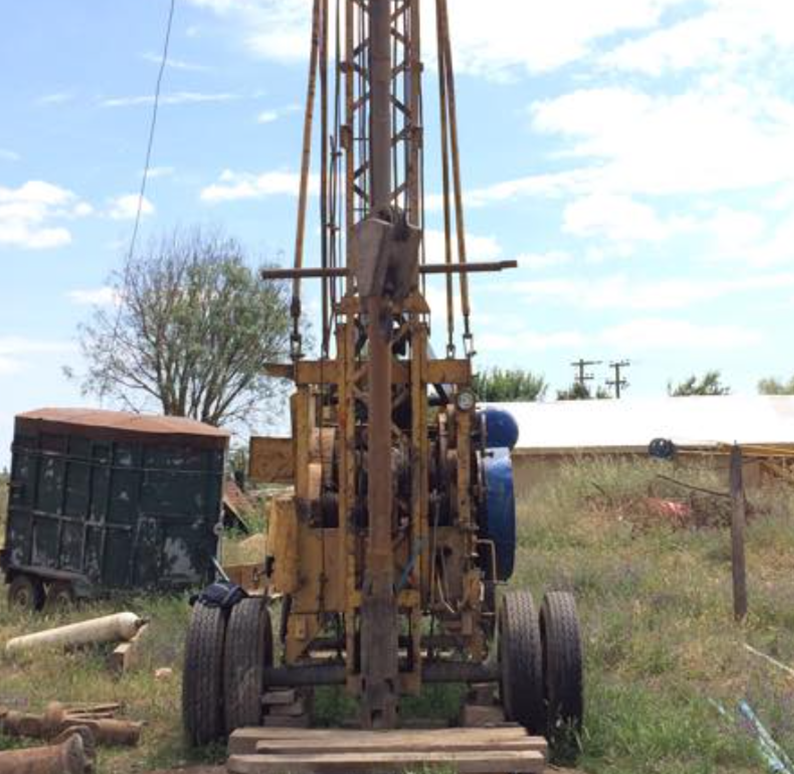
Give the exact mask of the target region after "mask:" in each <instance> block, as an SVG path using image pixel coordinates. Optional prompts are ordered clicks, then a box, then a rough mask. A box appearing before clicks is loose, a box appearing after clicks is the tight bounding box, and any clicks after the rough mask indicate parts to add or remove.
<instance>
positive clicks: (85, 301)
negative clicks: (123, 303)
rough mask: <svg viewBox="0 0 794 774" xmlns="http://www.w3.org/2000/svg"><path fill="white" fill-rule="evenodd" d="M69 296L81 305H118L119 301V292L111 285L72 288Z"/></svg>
mask: <svg viewBox="0 0 794 774" xmlns="http://www.w3.org/2000/svg"><path fill="white" fill-rule="evenodd" d="M67 296H68V298H69V300H70V301H72V302H73V303H75V304H79V305H80V306H116V305H118V302H119V294H118V293H117V292H116V290H115V289H114V288H111V287H103V288H94V289H91V290H70V291H69V292H68V293H67Z"/></svg>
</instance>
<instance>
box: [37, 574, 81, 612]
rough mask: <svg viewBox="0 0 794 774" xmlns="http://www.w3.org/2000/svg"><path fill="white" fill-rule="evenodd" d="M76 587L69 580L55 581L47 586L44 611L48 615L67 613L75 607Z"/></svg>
mask: <svg viewBox="0 0 794 774" xmlns="http://www.w3.org/2000/svg"><path fill="white" fill-rule="evenodd" d="M74 603H75V594H74V587H73V586H72V584H71V583H69V581H54V582H53V583H50V585H49V587H48V588H47V596H46V599H45V600H44V612H45V613H47V615H52V614H57V613H65V612H67V611H68V610H71V608H72V607H74Z"/></svg>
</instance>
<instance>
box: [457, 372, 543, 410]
mask: <svg viewBox="0 0 794 774" xmlns="http://www.w3.org/2000/svg"><path fill="white" fill-rule="evenodd" d="M473 387H474V392H475V393H476V395H477V398H478V399H479V400H481V401H483V402H484V403H518V402H521V401H537V400H542V399H543V398H544V397H545V395H546V391H547V390H548V384H546V379H545V378H544V377H543V376H542V375H540V374H533V373H532V372H531V371H524V370H522V369H520V368H517V369H506V370H503V369H501V368H492V369H490V370H487V371H483V372H482V373H479V374H476V375H475V377H474V382H473Z"/></svg>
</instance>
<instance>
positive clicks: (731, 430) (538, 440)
mask: <svg viewBox="0 0 794 774" xmlns="http://www.w3.org/2000/svg"><path fill="white" fill-rule="evenodd" d="M501 408H504V409H505V410H506V411H509V412H510V413H511V414H513V416H514V417H515V419H516V421H517V422H518V426H519V431H520V434H519V441H518V448H519V449H525V450H528V451H533V450H538V451H543V450H546V451H552V450H557V449H559V450H566V449H588V448H604V449H608V448H645V447H647V446H648V444H649V443H650V442H651V441H652V440H653V439H654V438H668V439H670V440H672V441H674V442H675V443H676V444H678V445H679V446H697V447H709V446H715V445H716V444H720V443H741V444H747V445H749V444H759V445H763V444H783V445H786V444H794V397H762V396H725V397H692V398H667V397H666V398H658V399H630V398H627V399H624V400H599V401H596V400H589V401H565V402H557V403H511V404H501Z"/></svg>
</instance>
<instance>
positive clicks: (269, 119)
mask: <svg viewBox="0 0 794 774" xmlns="http://www.w3.org/2000/svg"><path fill="white" fill-rule="evenodd" d="M301 109H302V108H301V106H300V105H287V106H286V107H281V108H272V109H270V110H263V111H262V112H261V113H259V115H258V116H257V117H256V121H257V123H259V124H272V123H274V122H276V121H278V120H279V119H281V118H283V117H284V116H286V115H288V114H289V113H296V112H298V111H300V110H301Z"/></svg>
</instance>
